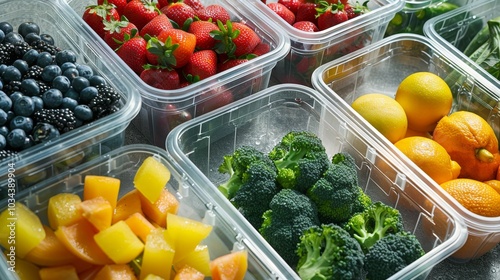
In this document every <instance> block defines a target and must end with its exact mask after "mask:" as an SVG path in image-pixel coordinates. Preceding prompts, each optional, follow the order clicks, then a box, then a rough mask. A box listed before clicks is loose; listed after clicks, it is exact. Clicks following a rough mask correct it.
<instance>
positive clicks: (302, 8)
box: [262, 0, 368, 32]
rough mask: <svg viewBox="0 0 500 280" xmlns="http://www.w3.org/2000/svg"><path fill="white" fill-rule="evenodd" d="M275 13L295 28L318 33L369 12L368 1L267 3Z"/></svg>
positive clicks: (286, 1) (324, 0) (316, 0)
mask: <svg viewBox="0 0 500 280" xmlns="http://www.w3.org/2000/svg"><path fill="white" fill-rule="evenodd" d="M262 2H263V3H264V4H266V5H267V7H269V8H270V9H271V10H272V11H273V12H275V13H276V14H277V15H278V16H280V17H281V18H282V19H284V20H285V21H286V22H287V23H289V24H290V25H292V26H293V27H295V28H297V29H299V30H303V31H308V32H317V31H321V30H325V29H328V28H330V27H332V26H335V25H337V24H340V23H342V22H345V21H347V20H350V19H352V18H355V17H357V16H359V15H361V14H364V13H366V12H368V6H367V5H368V1H366V2H364V3H362V4H360V3H359V2H358V1H356V3H354V4H350V3H349V1H348V0H278V1H277V2H269V3H266V2H267V1H266V0H262Z"/></svg>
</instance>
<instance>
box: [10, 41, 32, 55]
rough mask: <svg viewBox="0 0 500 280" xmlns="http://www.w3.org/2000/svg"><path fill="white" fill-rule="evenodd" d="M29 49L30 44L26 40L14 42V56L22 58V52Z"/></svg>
mask: <svg viewBox="0 0 500 280" xmlns="http://www.w3.org/2000/svg"><path fill="white" fill-rule="evenodd" d="M29 50H31V46H30V44H28V42H25V41H22V42H17V43H15V44H14V55H15V56H16V58H23V56H24V54H25V53H26V52H27V51H29Z"/></svg>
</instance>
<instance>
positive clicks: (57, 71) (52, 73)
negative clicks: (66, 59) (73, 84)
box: [41, 64, 62, 82]
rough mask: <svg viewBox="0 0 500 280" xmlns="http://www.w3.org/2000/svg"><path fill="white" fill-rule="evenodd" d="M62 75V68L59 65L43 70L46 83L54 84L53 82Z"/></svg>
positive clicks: (46, 67) (43, 78) (52, 65)
mask: <svg viewBox="0 0 500 280" xmlns="http://www.w3.org/2000/svg"><path fill="white" fill-rule="evenodd" d="M61 75H62V72H61V68H60V67H59V66H58V65H55V64H51V65H47V66H45V67H44V68H43V70H42V75H41V77H42V80H43V81H45V82H52V80H54V78H55V77H57V76H61Z"/></svg>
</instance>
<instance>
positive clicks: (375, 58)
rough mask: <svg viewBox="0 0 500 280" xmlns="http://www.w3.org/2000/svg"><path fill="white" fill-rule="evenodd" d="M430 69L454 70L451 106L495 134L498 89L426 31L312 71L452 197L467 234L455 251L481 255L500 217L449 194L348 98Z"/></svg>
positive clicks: (411, 169) (390, 88) (494, 238)
mask: <svg viewBox="0 0 500 280" xmlns="http://www.w3.org/2000/svg"><path fill="white" fill-rule="evenodd" d="M421 71H427V72H432V73H435V74H437V75H438V76H440V77H442V78H445V77H447V76H448V75H449V74H450V73H452V72H454V71H456V73H458V75H459V76H460V77H461V78H464V79H461V80H463V82H462V83H457V82H454V81H450V83H451V84H449V85H450V88H451V90H452V92H453V107H452V112H453V111H459V110H466V111H471V112H474V113H477V114H478V115H480V116H481V117H483V118H484V119H485V120H487V121H488V123H489V124H490V125H492V127H493V128H494V129H495V132H496V135H497V137H498V136H499V133H500V132H499V131H498V121H499V119H498V115H497V114H496V113H495V112H496V111H497V110H498V108H497V106H498V101H499V97H498V96H500V95H499V92H498V91H499V89H498V88H497V87H495V86H493V85H492V84H490V83H488V81H486V80H485V79H484V78H483V77H481V76H480V75H478V74H477V73H475V72H474V71H473V70H472V69H470V68H468V66H467V65H466V64H464V63H463V62H460V60H459V59H458V58H456V57H454V56H453V55H452V54H451V53H449V52H447V51H446V50H444V49H441V48H440V47H439V46H435V45H434V44H433V43H432V41H431V40H429V39H428V38H426V37H422V36H419V35H413V34H398V35H393V36H391V37H388V38H385V39H384V40H382V41H380V42H378V43H376V44H374V45H372V46H370V47H368V48H365V49H363V50H361V51H358V52H356V53H353V54H351V55H349V56H346V57H343V58H340V59H338V60H335V61H332V62H330V63H328V64H325V65H323V66H321V67H319V68H318V69H317V70H316V72H315V73H314V77H313V85H314V87H315V88H316V89H317V90H319V91H321V92H323V93H324V94H325V95H328V96H329V98H330V100H331V101H332V102H333V104H335V107H336V108H337V109H338V110H340V111H342V112H344V113H345V114H349V115H351V116H352V119H353V120H355V122H356V123H357V124H359V125H360V127H362V128H363V130H364V131H366V132H367V133H369V134H370V135H372V136H373V139H374V141H375V142H377V143H380V144H381V145H382V146H384V150H385V151H388V153H390V154H392V155H394V156H395V158H396V159H397V160H398V162H400V166H401V168H404V169H406V170H407V171H406V172H407V173H414V174H416V175H417V176H418V177H419V178H420V179H421V180H422V181H423V182H424V183H425V184H426V185H428V186H430V188H432V190H433V191H435V192H436V193H437V194H438V195H439V196H440V197H442V198H443V199H444V200H445V201H446V202H447V203H449V204H450V205H451V206H452V207H453V208H454V209H455V211H457V212H458V213H459V215H460V216H462V217H463V218H464V220H465V223H466V224H467V228H468V239H467V242H466V243H465V245H464V247H462V248H461V249H460V250H458V251H457V252H455V253H454V254H453V256H452V257H453V259H455V260H456V261H459V262H466V261H468V260H471V259H474V258H478V257H480V256H482V255H483V254H485V253H486V252H488V251H489V250H491V249H492V248H493V247H495V246H496V245H497V244H498V242H499V241H500V217H483V216H480V215H476V214H474V213H472V212H471V211H469V210H467V209H465V208H464V207H463V206H462V205H461V204H460V203H458V202H457V201H456V200H455V199H454V198H452V197H451V196H450V195H449V194H447V193H446V192H445V191H444V190H443V189H442V188H441V187H440V186H439V185H438V184H437V183H436V182H435V181H434V180H432V179H431V178H430V177H429V176H427V175H426V174H425V173H424V172H423V171H422V170H421V169H420V168H418V167H417V166H416V165H415V164H413V162H411V161H410V160H409V159H408V158H407V157H406V156H404V155H403V154H402V153H401V152H400V151H399V150H398V149H397V148H396V147H395V146H394V145H393V144H392V143H390V142H389V141H388V140H387V139H386V138H385V137H383V136H382V135H381V134H380V133H379V132H378V131H377V130H376V129H375V128H374V127H373V126H371V125H370V124H369V123H368V122H367V121H366V120H364V119H363V118H362V117H361V116H360V115H359V114H358V113H357V112H356V111H354V110H353V109H352V107H351V106H350V104H351V103H352V102H353V101H354V100H355V99H356V98H357V97H359V96H362V95H365V94H368V93H373V92H378V93H383V94H386V95H389V96H394V94H395V93H396V90H397V88H398V85H399V84H400V83H401V81H402V80H403V79H404V78H405V77H407V76H408V75H410V74H412V73H415V72H421Z"/></svg>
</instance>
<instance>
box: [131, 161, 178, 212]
mask: <svg viewBox="0 0 500 280" xmlns="http://www.w3.org/2000/svg"><path fill="white" fill-rule="evenodd" d="M169 180H170V170H168V168H167V167H166V166H165V165H164V164H163V163H161V162H160V161H158V160H157V159H156V158H154V157H148V158H146V159H145V160H144V161H143V162H142V164H141V166H140V167H139V169H138V170H137V172H136V173H135V177H134V185H135V188H136V189H137V190H138V191H139V192H140V193H141V194H142V195H143V196H144V197H146V198H147V199H148V200H149V202H150V203H154V202H155V201H157V200H158V198H159V197H160V195H161V192H162V190H163V189H164V188H165V186H166V185H167V183H168V181H169Z"/></svg>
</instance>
